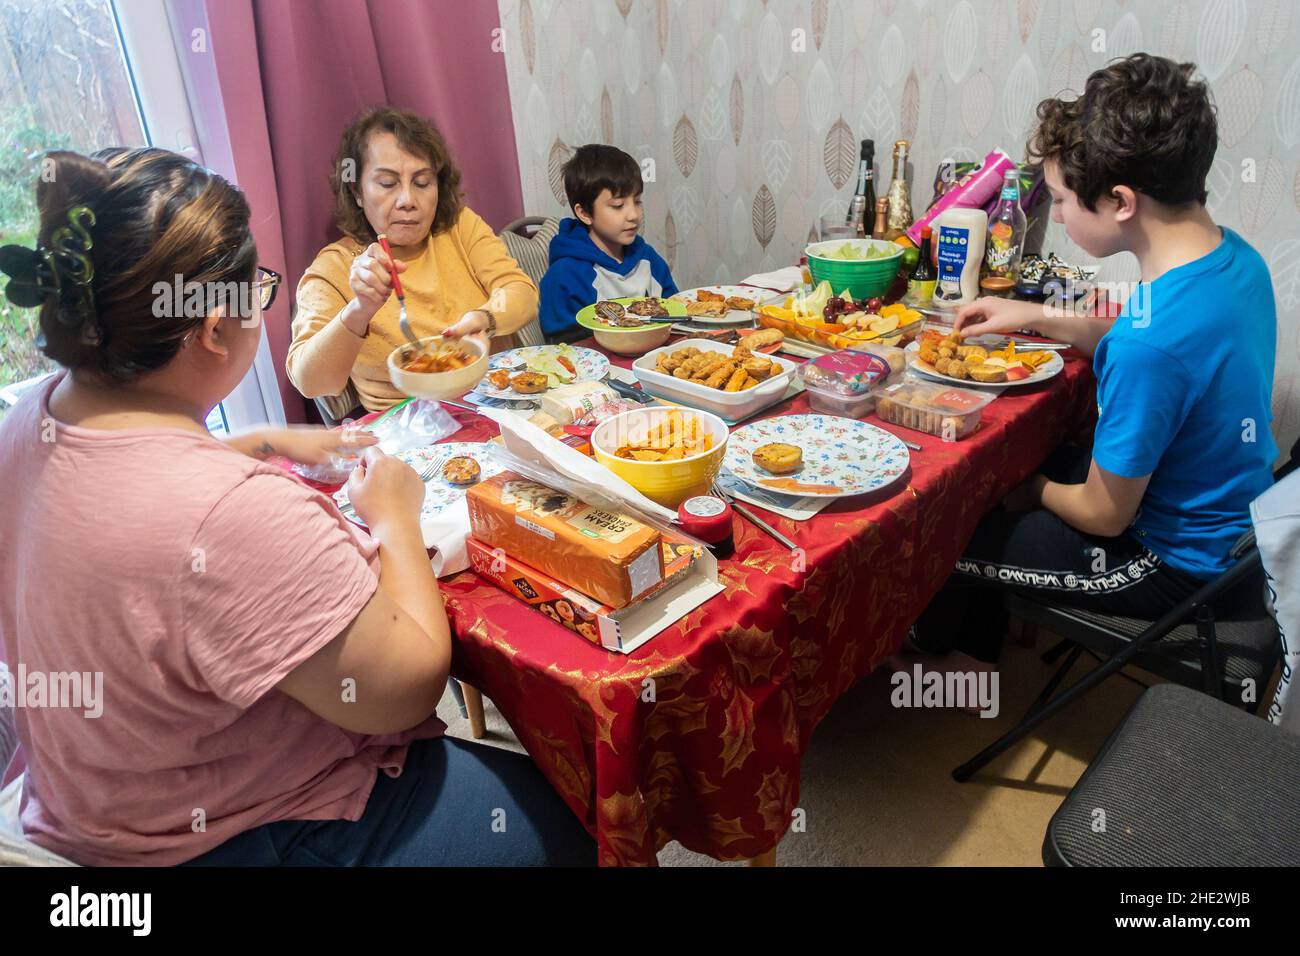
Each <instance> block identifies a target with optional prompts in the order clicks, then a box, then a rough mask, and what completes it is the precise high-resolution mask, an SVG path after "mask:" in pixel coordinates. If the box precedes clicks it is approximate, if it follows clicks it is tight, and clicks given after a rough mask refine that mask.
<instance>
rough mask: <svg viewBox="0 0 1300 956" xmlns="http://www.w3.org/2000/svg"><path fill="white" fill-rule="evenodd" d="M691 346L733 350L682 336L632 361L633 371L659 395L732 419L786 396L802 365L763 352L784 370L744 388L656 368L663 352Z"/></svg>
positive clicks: (703, 340) (711, 350)
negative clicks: (729, 389)
mask: <svg viewBox="0 0 1300 956" xmlns="http://www.w3.org/2000/svg"><path fill="white" fill-rule="evenodd" d="M688 347H694V348H697V349H699V350H700V351H701V352H720V353H722V354H723V355H727V356H730V355H731V354H732V352H733V351H734V349H733V347H732V346H730V345H720V344H719V343H717V342H710V341H709V340H707V339H683V340H681V341H678V342H674V343H672V344H671V345H665V346H664V347H663V348H661V349H655V350H654V351H653V352H647V353H646V354H645V355H643V356H641V357H640V358H639V359H637V360H636V361H635V362H633V363H632V371H633V372H635V373H636V377H637V380H638V381H639V382H640V383H641V385H642V387H643V388H644V389H645V390H646V391H647V392H649V393H650V394H651V395H654V396H655V397H656V398H663V399H667V400H668V401H671V402H679V403H680V404H682V405H689V406H690V407H691V408H698V409H701V410H702V411H706V412H711V413H713V414H714V415H717V416H718V417H719V418H723V419H726V420H727V421H731V422H735V421H739V420H740V419H742V418H747V417H749V416H750V415H752V414H754V413H755V412H757V411H759V410H760V409H763V408H766V407H767V406H768V405H771V404H774V403H775V402H778V401H780V400H781V399H782V398H784V397H785V393H786V391H787V389H788V388H789V386H790V376H791V374H793V372H794V370H795V369H797V368H798V367H799V363H798V362H792V361H790V359H788V358H783V357H782V356H780V355H763V356H762V358H767V359H771V360H772V361H773V362H775V363H776V364H778V365H780V366H781V369H782V371H781V372H779V373H777V374H776V375H773V376H771V377H770V378H768V379H766V380H765V381H763V382H761V383H759V384H758V385H755V386H754V387H753V388H747V389H745V391H743V392H724V391H723V390H722V389H720V388H709V387H708V386H707V385H702V384H700V383H699V382H687V381H683V380H682V379H680V378H674V377H673V376H672V375H669V374H667V373H665V372H661V371H659V370H658V368H656V366H655V361H656V359H657V358H658V357H659V355H660V353H665V352H676V351H677V350H678V349H684V348H688Z"/></svg>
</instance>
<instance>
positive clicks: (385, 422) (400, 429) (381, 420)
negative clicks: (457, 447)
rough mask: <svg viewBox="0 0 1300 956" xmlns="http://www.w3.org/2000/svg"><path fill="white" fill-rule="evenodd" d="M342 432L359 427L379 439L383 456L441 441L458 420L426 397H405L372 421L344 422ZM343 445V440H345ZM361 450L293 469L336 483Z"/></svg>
mask: <svg viewBox="0 0 1300 956" xmlns="http://www.w3.org/2000/svg"><path fill="white" fill-rule="evenodd" d="M342 427H343V431H344V432H345V433H346V431H347V430H348V429H350V428H359V429H360V430H361V431H368V432H370V433H371V434H373V435H374V436H375V437H376V438H378V439H379V444H378V445H377V446H376V447H378V448H379V450H380V451H382V452H383V453H384V454H386V455H397V454H401V453H402V452H404V451H410V450H411V449H412V448H424V447H426V446H428V445H432V444H434V443H436V442H439V441H442V439H444V438H446V437H447V436H448V435H454V434H455V433H456V432H458V431H460V429H461V427H462V426H461V423H460V422H458V421H456V419H455V418H453V417H452V416H451V415H450V414H449V413H448V412H447V410H446V409H445V408H443V407H442V405H441V403H439V402H435V401H431V400H429V399H422V398H421V399H415V398H413V399H408V400H407V401H405V402H402V403H401V404H399V405H394V406H393V407H392V408H390V409H389V410H388V411H386V412H384V414H382V415H380V416H379V417H378V418H376V419H375V420H374V421H372V422H368V423H367V424H365V425H360V426H358V425H357V424H356V423H355V422H352V421H345V422H344V423H343V426H342ZM342 443H343V444H345V443H346V439H345V440H344V442H342ZM364 451H365V449H364V448H363V447H360V446H358V448H357V451H356V453H355V454H339V455H334V456H332V457H331V458H330V460H329V461H327V462H325V463H324V464H322V465H303V464H296V465H294V466H293V470H294V471H296V472H297V473H298V474H300V475H302V476H303V477H304V478H306V479H308V480H310V481H318V482H321V483H322V484H327V485H337V484H342V483H343V482H345V481H347V480H348V476H349V475H351V474H352V470H353V469H354V468H356V467H357V465H358V464H359V463H360V462H361V455H362V454H363V452H364Z"/></svg>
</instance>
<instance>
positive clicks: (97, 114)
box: [0, 0, 284, 434]
mask: <svg viewBox="0 0 1300 956" xmlns="http://www.w3.org/2000/svg"><path fill="white" fill-rule="evenodd" d="M196 143H197V137H196V135H195V131H194V121H193V118H192V116H191V113H190V105H189V101H188V99H187V97H186V85H185V83H184V80H183V78H182V75H181V68H180V63H179V60H178V58H177V56H176V49H175V45H174V42H173V39H172V34H171V28H170V25H169V22H168V17H167V9H166V4H165V2H164V0H129V2H121V0H116V2H115V0H59V2H58V3H51V2H49V0H0V245H4V244H7V243H11V242H16V243H19V244H21V245H27V246H30V245H32V244H33V242H34V241H35V233H36V223H37V215H36V203H35V196H34V193H33V190H32V183H33V182H34V179H35V176H36V173H37V164H38V163H39V158H40V155H41V154H42V153H44V152H45V151H47V150H50V149H73V150H77V151H78V152H93V151H95V150H97V149H102V148H104V147H106V146H144V145H152V146H160V147H162V148H164V149H170V150H173V151H175V152H178V153H181V154H182V155H185V156H188V157H190V158H191V159H193V160H194V161H195V162H199V163H201V162H203V156H202V154H201V152H200V151H199V149H198V147H197V146H196V145H195V144H196ZM37 331H38V326H37V317H36V310H34V309H18V308H15V307H13V306H10V305H9V304H8V303H7V302H5V301H4V300H3V298H2V297H0V415H3V414H4V408H5V407H6V406H7V405H11V404H13V402H15V401H17V399H18V397H19V396H20V395H21V393H22V392H23V391H25V390H26V389H27V388H30V387H31V386H32V385H33V384H34V383H35V382H36V381H37V380H39V379H40V378H42V377H44V376H45V375H46V374H48V373H49V372H51V371H53V369H54V363H52V362H50V361H49V360H48V359H46V358H45V357H44V356H43V355H41V353H40V351H39V350H38V349H37V348H36V334H37ZM266 423H273V424H283V423H284V410H283V408H282V407H281V404H280V395H279V390H278V388H277V385H276V377H275V369H274V366H273V364H272V360H271V354H270V350H269V347H268V346H267V342H266V336H265V335H263V336H262V342H261V345H260V346H259V348H258V353H257V357H256V359H255V361H254V364H253V368H252V369H250V370H249V373H248V375H247V376H245V378H244V381H243V382H241V383H240V385H239V386H238V388H236V389H235V391H234V392H233V393H232V394H231V395H229V396H228V397H227V399H226V401H225V402H223V403H222V404H221V405H219V406H218V407H217V408H215V409H213V411H212V414H211V415H209V416H208V422H207V424H208V428H209V430H210V431H212V432H213V433H214V434H221V433H225V432H227V431H230V430H232V429H242V428H245V427H249V426H252V425H258V424H266Z"/></svg>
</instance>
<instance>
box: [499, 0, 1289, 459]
mask: <svg viewBox="0 0 1300 956" xmlns="http://www.w3.org/2000/svg"><path fill="white" fill-rule="evenodd" d="M498 5H499V7H500V13H501V25H502V29H503V32H504V41H505V43H504V46H505V49H504V55H505V57H506V67H507V74H508V77H509V84H510V95H511V103H512V107H513V112H514V123H515V138H516V143H517V146H518V150H519V166H520V171H521V173H520V175H521V177H522V179H523V191H524V202H525V207H526V209H527V211H528V213H529V214H530V215H561V214H565V213H567V207H566V205H565V203H564V195H563V192H564V191H563V184H562V183H561V182H560V180H559V176H558V171H559V166H560V164H562V163H563V162H564V160H565V159H566V158H567V156H568V155H569V154H570V152H571V151H572V150H573V148H575V147H577V146H580V145H582V144H583V143H588V142H607V143H612V144H614V145H616V146H618V147H620V148H622V149H624V150H627V151H628V152H629V153H631V154H632V155H633V156H635V157H636V158H637V160H638V161H641V162H642V163H643V168H645V169H646V170H647V173H648V174H647V183H646V192H645V207H646V223H645V226H644V233H645V236H646V239H647V240H648V241H649V242H650V243H652V244H653V245H654V246H655V247H656V248H657V249H658V250H659V251H660V252H661V253H663V254H664V256H665V257H666V258H667V259H668V260H669V262H670V263H671V265H672V267H673V272H674V274H675V276H676V278H677V281H678V283H679V284H680V285H681V286H682V288H689V287H691V286H695V285H700V284H705V283H710V282H734V281H736V280H739V279H742V278H744V277H745V276H747V275H750V274H752V273H754V272H759V271H766V270H769V269H773V268H777V267H779V266H782V265H788V264H790V263H792V262H796V261H798V258H799V256H800V254H801V252H802V249H803V246H804V244H805V243H806V242H807V241H808V238H809V235H810V234H811V233H815V230H816V223H817V221H818V219H819V217H821V216H823V215H842V214H843V213H844V211H845V210H846V208H847V204H848V200H849V198H850V195H851V193H852V191H853V186H854V180H855V171H856V163H857V154H858V141H859V140H861V139H863V138H866V137H870V138H873V139H874V140H875V141H876V179H877V186H876V189H877V193H878V194H883V193H884V191H885V189H886V188H887V187H888V183H889V179H890V174H891V163H890V152H891V148H892V144H893V142H894V140H895V139H898V138H900V137H902V138H906V139H908V140H910V141H911V143H912V147H911V163H910V164H909V165H910V172H911V182H912V205H913V208H914V209H916V210H917V211H920V210H921V209H923V208H924V207H925V204H926V203H927V202H928V200H929V198H930V194H931V188H932V183H933V178H934V172H935V167H936V166H937V164H938V163H939V161H940V159H943V158H945V157H950V158H955V159H959V160H977V159H980V158H982V157H983V156H984V155H985V154H986V153H988V152H989V150H991V149H994V148H997V147H1001V148H1003V149H1005V150H1007V151H1008V152H1009V153H1011V155H1012V156H1014V157H1017V158H1020V157H1022V156H1023V153H1024V140H1025V137H1026V135H1027V134H1028V132H1029V131H1030V129H1031V128H1032V125H1033V122H1034V107H1035V106H1036V105H1037V103H1038V101H1039V100H1040V99H1042V98H1044V97H1046V96H1051V95H1056V94H1058V93H1061V92H1063V91H1065V90H1074V91H1078V90H1081V89H1082V87H1083V83H1084V81H1085V80H1086V79H1087V77H1088V74H1089V73H1090V72H1091V71H1093V70H1095V69H1097V68H1098V67H1101V66H1103V65H1105V63H1106V62H1107V61H1108V60H1109V59H1111V58H1112V57H1115V56H1124V55H1127V54H1128V53H1132V52H1135V51H1138V50H1146V51H1148V52H1151V53H1158V54H1161V55H1164V56H1170V57H1174V58H1176V59H1180V60H1192V61H1193V62H1195V63H1196V64H1197V65H1198V68H1199V70H1200V72H1201V74H1202V75H1203V76H1204V78H1205V79H1206V80H1207V81H1208V82H1209V83H1210V85H1211V88H1212V89H1213V92H1214V97H1215V102H1216V104H1217V106H1218V111H1219V123H1220V127H1219V132H1220V136H1219V151H1218V155H1217V156H1216V157H1215V161H1214V168H1213V169H1212V170H1211V173H1210V177H1209V182H1208V184H1207V188H1208V191H1209V203H1208V204H1209V208H1210V210H1211V212H1212V213H1213V215H1214V217H1215V219H1216V220H1217V221H1218V222H1220V223H1221V224H1223V225H1225V226H1228V227H1230V228H1232V229H1235V230H1237V231H1238V232H1240V233H1241V234H1242V235H1243V236H1244V237H1245V238H1246V240H1247V241H1249V242H1250V243H1251V244H1252V245H1253V246H1254V247H1255V248H1256V249H1257V250H1259V252H1260V254H1261V255H1263V257H1264V258H1265V260H1266V261H1267V262H1268V264H1269V268H1270V270H1271V272H1272V275H1273V283H1274V291H1275V296H1276V300H1277V309H1278V365H1277V376H1276V382H1275V386H1274V415H1275V418H1274V423H1273V429H1274V433H1275V434H1276V435H1277V436H1278V438H1279V444H1281V445H1283V447H1284V448H1289V447H1290V444H1291V442H1293V441H1294V440H1295V439H1296V437H1297V435H1300V148H1298V147H1300V22H1297V21H1300V12H1297V10H1296V6H1295V4H1293V3H1292V2H1291V0H1141V2H1139V0H499V4H498ZM1044 248H1045V249H1046V250H1047V251H1052V252H1056V253H1057V254H1058V255H1060V256H1062V257H1063V258H1065V259H1067V260H1070V261H1078V262H1091V261H1092V260H1090V259H1089V257H1087V256H1086V255H1084V254H1083V253H1082V252H1081V251H1080V250H1079V249H1078V248H1077V247H1075V246H1074V245H1073V243H1071V242H1070V240H1069V238H1068V237H1067V236H1066V235H1065V233H1064V231H1063V230H1062V229H1061V227H1059V226H1057V225H1055V224H1050V225H1049V226H1048V230H1047V237H1046V240H1045V245H1044ZM1100 268H1101V273H1100V277H1101V278H1102V279H1105V280H1107V281H1111V282H1131V281H1134V280H1136V279H1137V263H1136V260H1135V259H1133V257H1132V256H1127V255H1125V256H1116V257H1112V258H1111V259H1108V260H1106V261H1104V262H1102V263H1100ZM1248 308H1251V303H1242V302H1225V303H1223V310H1224V331H1225V334H1231V329H1232V319H1233V315H1234V313H1235V312H1237V311H1238V310H1241V309H1248Z"/></svg>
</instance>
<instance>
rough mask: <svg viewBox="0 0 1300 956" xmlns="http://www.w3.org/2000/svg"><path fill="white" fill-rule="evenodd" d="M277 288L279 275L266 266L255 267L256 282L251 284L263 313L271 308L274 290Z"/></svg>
mask: <svg viewBox="0 0 1300 956" xmlns="http://www.w3.org/2000/svg"><path fill="white" fill-rule="evenodd" d="M279 287H280V273H278V272H276V271H275V270H274V269H268V268H267V267H266V266H258V267H257V281H256V282H254V283H253V288H254V289H256V290H257V294H258V296H259V297H260V302H261V306H262V310H263V311H265V310H267V309H269V308H270V307H271V303H272V302H274V301H275V290H276V289H278V288H279Z"/></svg>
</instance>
